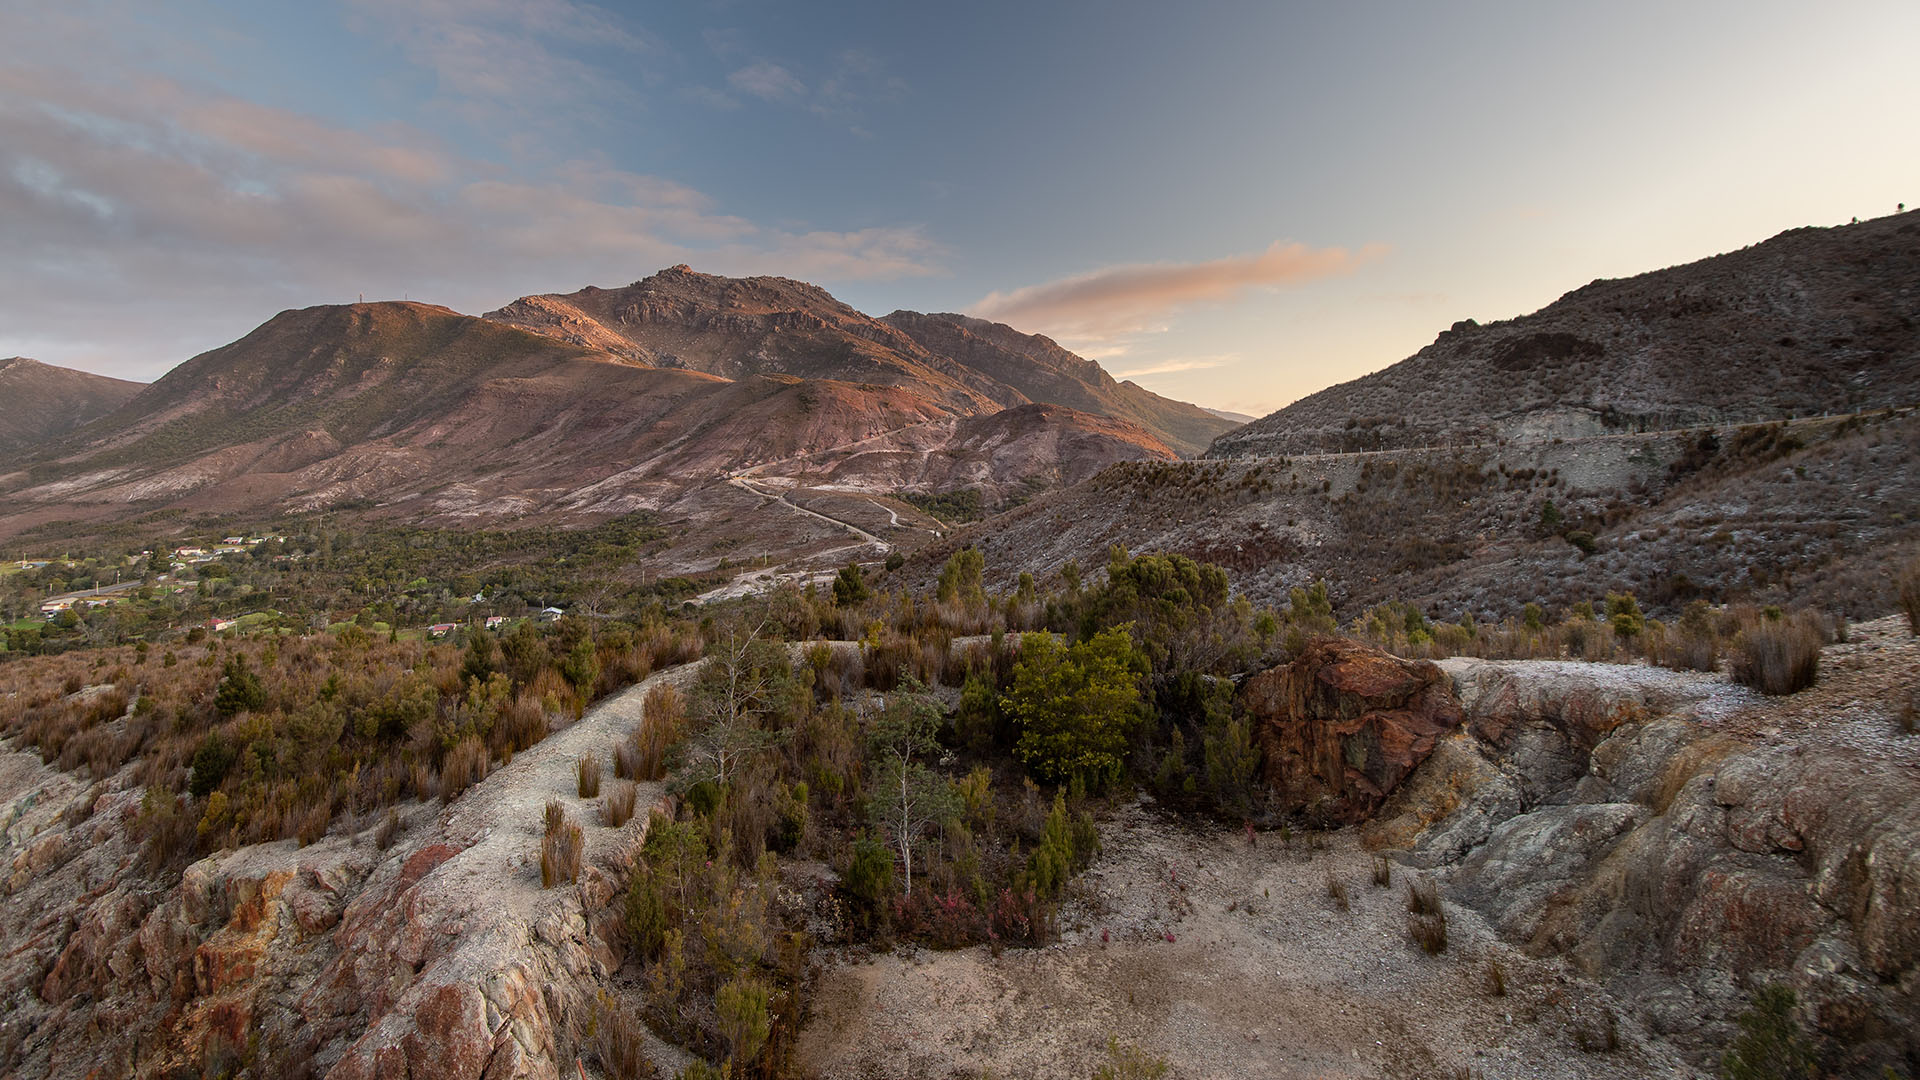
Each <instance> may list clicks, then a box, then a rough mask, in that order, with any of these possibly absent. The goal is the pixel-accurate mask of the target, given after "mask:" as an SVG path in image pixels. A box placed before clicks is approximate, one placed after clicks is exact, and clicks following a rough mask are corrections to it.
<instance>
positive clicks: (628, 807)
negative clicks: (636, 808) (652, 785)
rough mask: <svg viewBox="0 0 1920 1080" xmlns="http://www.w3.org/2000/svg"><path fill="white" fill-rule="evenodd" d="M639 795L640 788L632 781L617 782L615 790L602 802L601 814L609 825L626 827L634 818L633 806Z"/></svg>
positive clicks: (615, 782) (614, 786) (614, 783)
mask: <svg viewBox="0 0 1920 1080" xmlns="http://www.w3.org/2000/svg"><path fill="white" fill-rule="evenodd" d="M638 795H639V788H637V787H636V786H634V783H633V781H631V780H616V781H614V782H613V790H612V791H609V792H608V793H607V797H606V798H605V799H602V800H601V804H600V812H601V814H603V815H604V816H605V817H606V820H607V824H608V825H611V826H613V827H614V828H616V829H617V828H619V827H620V826H622V825H625V824H626V823H627V822H628V820H630V819H631V818H632V817H633V804H634V802H635V800H636V798H637V796H638Z"/></svg>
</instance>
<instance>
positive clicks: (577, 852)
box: [540, 803, 587, 889]
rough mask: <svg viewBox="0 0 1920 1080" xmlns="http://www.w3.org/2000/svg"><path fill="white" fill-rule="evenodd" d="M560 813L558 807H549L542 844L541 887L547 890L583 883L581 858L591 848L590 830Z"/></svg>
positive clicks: (562, 812)
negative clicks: (560, 885)
mask: <svg viewBox="0 0 1920 1080" xmlns="http://www.w3.org/2000/svg"><path fill="white" fill-rule="evenodd" d="M556 809H558V805H557V804H555V803H548V804H547V815H546V825H547V833H546V836H544V837H542V838H541V841H540V887H541V888H543V889H551V888H553V887H554V886H555V885H558V884H559V883H560V882H562V881H566V882H576V881H579V880H580V858H581V855H582V854H583V853H585V851H586V848H587V833H586V830H584V829H582V828H581V827H580V826H579V825H578V824H577V823H576V822H574V821H573V820H572V819H571V818H569V817H568V816H567V814H566V811H564V810H562V811H560V813H559V814H558V815H556V814H555V813H554V811H555V810H556ZM556 819H557V820H556Z"/></svg>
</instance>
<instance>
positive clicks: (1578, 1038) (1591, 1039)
mask: <svg viewBox="0 0 1920 1080" xmlns="http://www.w3.org/2000/svg"><path fill="white" fill-rule="evenodd" d="M1573 1045H1575V1046H1577V1047H1579V1048H1580V1050H1581V1052H1582V1053H1587V1054H1611V1053H1613V1052H1614V1051H1615V1050H1618V1049H1620V1022H1619V1021H1618V1020H1616V1019H1614V1015H1613V1010H1612V1009H1609V1008H1607V1007H1606V1006H1604V1005H1602V1006H1601V1007H1600V1015H1599V1016H1598V1017H1595V1018H1593V1019H1590V1020H1587V1019H1583V1020H1580V1021H1577V1022H1576V1023H1575V1025H1574V1029H1573Z"/></svg>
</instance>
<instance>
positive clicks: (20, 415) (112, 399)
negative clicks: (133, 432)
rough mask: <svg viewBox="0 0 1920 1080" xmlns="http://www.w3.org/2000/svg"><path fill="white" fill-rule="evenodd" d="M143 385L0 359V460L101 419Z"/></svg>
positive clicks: (89, 373) (36, 363)
mask: <svg viewBox="0 0 1920 1080" xmlns="http://www.w3.org/2000/svg"><path fill="white" fill-rule="evenodd" d="M142 385H143V384H141V383H136V382H127V381H126V380H124V379H110V378H107V377H106V376H104V375H95V374H93V373H91V372H86V371H74V370H72V369H70V368H63V367H54V366H53V365H51V364H42V363H40V362H39V361H37V360H28V359H26V358H25V357H21V356H16V357H14V358H13V359H11V360H0V458H10V457H13V456H15V455H21V456H24V455H27V454H29V453H32V452H33V451H34V450H36V449H38V448H39V447H40V446H42V445H44V444H45V443H47V442H48V441H50V440H53V439H57V438H59V437H60V436H62V435H65V434H67V433H68V432H70V431H73V430H74V429H76V428H79V427H81V426H83V425H85V424H87V423H88V422H90V421H92V420H95V419H98V418H99V417H102V416H105V415H106V414H108V413H110V412H112V411H113V410H114V409H116V408H118V407H119V406H120V405H121V403H123V402H125V401H126V400H127V399H128V398H130V397H132V396H133V395H135V394H137V393H139V392H140V390H141V387H142Z"/></svg>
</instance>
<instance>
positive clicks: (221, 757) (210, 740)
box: [187, 731, 236, 799]
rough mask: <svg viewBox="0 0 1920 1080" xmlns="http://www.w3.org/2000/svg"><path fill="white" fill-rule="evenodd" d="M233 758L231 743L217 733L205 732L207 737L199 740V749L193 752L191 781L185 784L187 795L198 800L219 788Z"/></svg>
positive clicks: (231, 765)
mask: <svg viewBox="0 0 1920 1080" xmlns="http://www.w3.org/2000/svg"><path fill="white" fill-rule="evenodd" d="M235 756H236V754H235V752H234V749H233V744H232V743H230V742H228V741H227V740H226V739H225V738H222V737H221V735H220V733H219V732H218V731H209V732H207V737H206V738H204V739H202V740H200V748H199V749H198V750H195V751H194V752H193V779H192V780H190V781H188V783H187V793H188V794H189V795H192V796H193V797H194V798H196V799H198V798H203V797H205V796H206V795H208V794H209V793H211V792H212V791H213V789H214V788H217V787H219V786H220V781H222V780H224V779H226V777H227V770H229V769H231V768H233V759H234V757H235Z"/></svg>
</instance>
